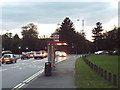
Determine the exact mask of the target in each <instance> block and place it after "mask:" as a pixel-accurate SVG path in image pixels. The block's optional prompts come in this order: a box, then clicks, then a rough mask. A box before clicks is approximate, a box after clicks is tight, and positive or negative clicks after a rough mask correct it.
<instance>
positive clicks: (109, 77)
mask: <svg viewBox="0 0 120 90" xmlns="http://www.w3.org/2000/svg"><path fill="white" fill-rule="evenodd" d="M108 81H109V82H110V83H111V73H110V72H109V73H108Z"/></svg>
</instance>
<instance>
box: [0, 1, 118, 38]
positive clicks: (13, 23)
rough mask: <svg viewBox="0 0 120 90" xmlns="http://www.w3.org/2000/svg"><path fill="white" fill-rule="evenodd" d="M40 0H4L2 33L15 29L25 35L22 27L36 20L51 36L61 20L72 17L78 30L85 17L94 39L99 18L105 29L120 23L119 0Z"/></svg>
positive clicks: (0, 17) (88, 34) (87, 30)
mask: <svg viewBox="0 0 120 90" xmlns="http://www.w3.org/2000/svg"><path fill="white" fill-rule="evenodd" d="M38 1H39V2H38ZM38 1H37V2H35V0H29V2H28V0H24V1H23V0H16V1H15V0H11V2H10V0H4V2H0V5H1V8H0V11H1V13H0V26H2V27H1V30H2V33H5V32H12V33H13V34H16V33H17V34H19V35H21V33H20V32H21V27H22V26H25V25H27V24H28V23H30V22H32V23H34V24H35V25H37V26H38V31H39V34H40V36H43V35H47V36H50V34H51V33H53V32H54V31H55V29H56V28H57V27H59V26H58V25H57V24H61V23H62V21H63V20H64V19H65V17H69V18H70V19H71V21H72V22H73V24H74V27H75V30H76V31H80V30H81V29H82V26H81V24H82V20H84V21H85V33H86V37H87V39H89V40H91V39H92V37H91V36H92V33H91V32H92V29H93V28H94V27H95V24H96V22H98V21H100V22H102V25H103V29H104V30H111V29H113V28H114V25H116V26H118V2H117V0H113V1H114V2H113V1H112V0H109V1H108V0H106V2H103V1H102V2H97V0H90V1H91V2H88V0H85V1H86V2H75V1H74V2H73V1H72V2H70V1H69V2H55V0H54V2H53V0H52V1H51V2H47V1H46V2H41V1H40V0H38ZM76 1H78V0H76ZM77 19H80V21H77ZM7 30H9V31H7Z"/></svg>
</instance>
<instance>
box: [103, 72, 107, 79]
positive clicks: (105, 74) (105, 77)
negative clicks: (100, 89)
mask: <svg viewBox="0 0 120 90" xmlns="http://www.w3.org/2000/svg"><path fill="white" fill-rule="evenodd" d="M104 79H107V71H106V70H104Z"/></svg>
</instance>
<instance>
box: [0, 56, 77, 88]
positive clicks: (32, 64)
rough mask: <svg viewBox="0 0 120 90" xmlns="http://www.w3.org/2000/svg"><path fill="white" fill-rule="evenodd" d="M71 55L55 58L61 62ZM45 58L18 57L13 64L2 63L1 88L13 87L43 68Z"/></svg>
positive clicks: (0, 69)
mask: <svg viewBox="0 0 120 90" xmlns="http://www.w3.org/2000/svg"><path fill="white" fill-rule="evenodd" d="M73 57H76V56H75V55H69V56H67V57H59V58H56V61H57V62H61V61H63V60H65V59H69V58H73ZM47 60H48V59H47V58H44V59H37V60H35V59H33V58H31V59H26V60H21V59H18V60H17V63H15V64H3V65H2V66H1V68H0V73H2V88H14V87H15V86H16V85H18V84H19V83H21V82H23V81H24V80H26V79H27V78H29V77H30V76H32V75H33V74H35V73H37V72H38V71H42V70H44V66H45V62H47Z"/></svg>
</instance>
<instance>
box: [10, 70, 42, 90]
mask: <svg viewBox="0 0 120 90" xmlns="http://www.w3.org/2000/svg"><path fill="white" fill-rule="evenodd" d="M43 72H44V69H43V70H41V71H39V72H37V73H35V74H34V75H32V76H31V77H29V78H28V79H26V80H24V81H23V82H22V83H20V84H18V85H16V86H15V87H14V88H13V89H11V90H18V89H20V88H22V87H23V86H25V85H26V84H28V83H29V82H30V81H31V80H33V79H35V78H36V77H37V76H39V75H40V74H42V73H43Z"/></svg>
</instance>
